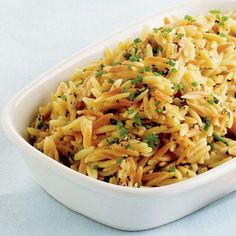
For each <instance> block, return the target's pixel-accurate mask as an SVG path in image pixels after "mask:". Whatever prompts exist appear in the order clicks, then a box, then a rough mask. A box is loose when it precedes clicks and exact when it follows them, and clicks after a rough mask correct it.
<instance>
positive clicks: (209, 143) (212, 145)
mask: <svg viewBox="0 0 236 236" xmlns="http://www.w3.org/2000/svg"><path fill="white" fill-rule="evenodd" d="M207 145H208V146H210V147H211V150H213V149H214V142H207Z"/></svg>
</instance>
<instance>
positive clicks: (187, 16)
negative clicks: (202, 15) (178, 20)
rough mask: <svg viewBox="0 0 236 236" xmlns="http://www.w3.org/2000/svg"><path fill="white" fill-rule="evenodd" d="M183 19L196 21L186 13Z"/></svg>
mask: <svg viewBox="0 0 236 236" xmlns="http://www.w3.org/2000/svg"><path fill="white" fill-rule="evenodd" d="M184 19H185V20H187V21H190V22H195V21H196V20H195V19H194V18H193V17H192V16H189V15H186V16H185V17H184Z"/></svg>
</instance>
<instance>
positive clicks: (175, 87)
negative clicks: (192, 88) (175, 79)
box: [173, 83, 184, 91]
mask: <svg viewBox="0 0 236 236" xmlns="http://www.w3.org/2000/svg"><path fill="white" fill-rule="evenodd" d="M173 88H174V90H175V91H179V90H181V89H183V88H184V85H183V84H182V83H178V84H174V85H173Z"/></svg>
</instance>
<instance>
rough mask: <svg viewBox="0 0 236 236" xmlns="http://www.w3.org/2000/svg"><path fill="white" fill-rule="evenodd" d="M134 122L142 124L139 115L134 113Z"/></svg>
mask: <svg viewBox="0 0 236 236" xmlns="http://www.w3.org/2000/svg"><path fill="white" fill-rule="evenodd" d="M134 122H135V124H136V125H138V126H140V125H141V124H142V120H141V117H140V116H139V115H135V117H134Z"/></svg>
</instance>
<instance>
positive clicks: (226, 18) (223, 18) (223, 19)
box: [221, 16, 229, 21]
mask: <svg viewBox="0 0 236 236" xmlns="http://www.w3.org/2000/svg"><path fill="white" fill-rule="evenodd" d="M221 19H222V21H227V20H228V19H229V17H228V16H222V17H221Z"/></svg>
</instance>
